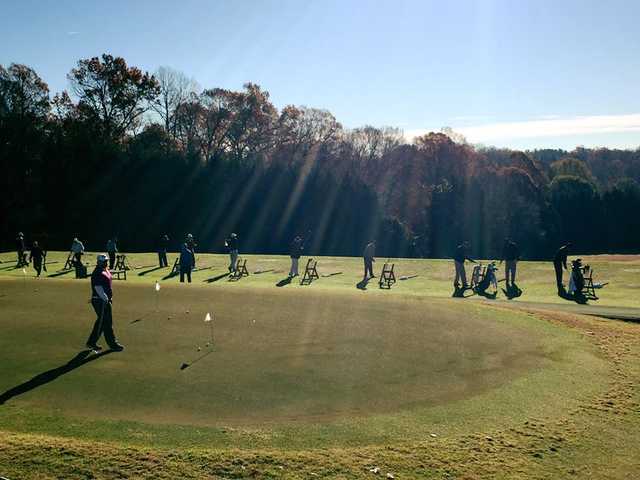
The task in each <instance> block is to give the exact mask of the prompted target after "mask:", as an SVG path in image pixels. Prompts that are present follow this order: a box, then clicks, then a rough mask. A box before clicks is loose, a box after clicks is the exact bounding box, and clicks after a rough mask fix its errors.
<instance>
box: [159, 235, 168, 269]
mask: <svg viewBox="0 0 640 480" xmlns="http://www.w3.org/2000/svg"><path fill="white" fill-rule="evenodd" d="M168 248H169V236H168V235H162V236H161V237H160V242H159V243H158V263H159V264H160V268H163V267H168V266H169V264H168V263H167V249H168Z"/></svg>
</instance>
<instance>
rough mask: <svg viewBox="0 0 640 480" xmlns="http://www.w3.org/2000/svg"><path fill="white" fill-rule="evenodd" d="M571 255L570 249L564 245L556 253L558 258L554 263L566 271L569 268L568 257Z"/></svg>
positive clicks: (554, 259)
mask: <svg viewBox="0 0 640 480" xmlns="http://www.w3.org/2000/svg"><path fill="white" fill-rule="evenodd" d="M568 255H569V247H568V246H566V245H563V246H562V247H560V248H559V249H558V251H557V252H556V256H555V257H553V263H555V264H561V265H562V266H563V267H564V268H565V269H566V268H567V256H568Z"/></svg>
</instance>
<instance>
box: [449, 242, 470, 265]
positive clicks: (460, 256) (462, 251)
mask: <svg viewBox="0 0 640 480" xmlns="http://www.w3.org/2000/svg"><path fill="white" fill-rule="evenodd" d="M453 259H454V260H455V261H456V262H460V263H464V261H465V260H469V261H470V262H474V261H475V260H473V259H471V258H469V257H468V256H467V247H465V246H464V245H458V246H457V247H456V253H455V255H454V256H453Z"/></svg>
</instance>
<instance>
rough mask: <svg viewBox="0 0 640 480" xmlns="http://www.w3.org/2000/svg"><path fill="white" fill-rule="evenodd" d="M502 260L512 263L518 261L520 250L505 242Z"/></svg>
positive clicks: (511, 243)
mask: <svg viewBox="0 0 640 480" xmlns="http://www.w3.org/2000/svg"><path fill="white" fill-rule="evenodd" d="M502 259H503V260H506V261H507V262H512V261H515V260H519V259H520V249H519V248H518V245H516V244H515V243H514V242H507V243H505V245H504V249H503V250H502Z"/></svg>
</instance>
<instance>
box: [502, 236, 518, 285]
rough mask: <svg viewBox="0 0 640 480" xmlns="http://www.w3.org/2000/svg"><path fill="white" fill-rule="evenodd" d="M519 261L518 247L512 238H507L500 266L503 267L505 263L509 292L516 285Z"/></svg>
mask: <svg viewBox="0 0 640 480" xmlns="http://www.w3.org/2000/svg"><path fill="white" fill-rule="evenodd" d="M518 260H520V249H519V248H518V245H517V244H516V243H515V242H514V241H513V240H511V239H510V238H505V239H504V247H503V249H502V259H501V260H500V264H501V265H502V262H503V261H504V262H505V270H504V276H505V282H506V286H507V290H508V289H509V288H510V286H511V287H512V286H514V285H515V284H516V267H517V263H518Z"/></svg>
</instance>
